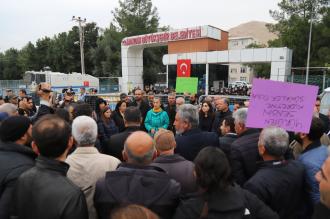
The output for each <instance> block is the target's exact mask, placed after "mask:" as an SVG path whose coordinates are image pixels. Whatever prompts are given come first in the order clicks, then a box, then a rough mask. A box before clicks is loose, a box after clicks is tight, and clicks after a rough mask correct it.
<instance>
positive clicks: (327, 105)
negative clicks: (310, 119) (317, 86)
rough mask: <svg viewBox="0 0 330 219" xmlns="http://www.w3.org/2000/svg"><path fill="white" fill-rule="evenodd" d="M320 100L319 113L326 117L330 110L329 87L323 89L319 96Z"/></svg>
mask: <svg viewBox="0 0 330 219" xmlns="http://www.w3.org/2000/svg"><path fill="white" fill-rule="evenodd" d="M320 98H321V109H320V112H321V113H322V114H324V115H328V111H329V109H330V87H328V88H326V89H324V91H323V92H322V93H321V94H320Z"/></svg>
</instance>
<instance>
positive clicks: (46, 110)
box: [31, 82, 54, 123]
mask: <svg viewBox="0 0 330 219" xmlns="http://www.w3.org/2000/svg"><path fill="white" fill-rule="evenodd" d="M37 95H38V96H39V98H40V106H39V109H38V111H37V113H36V114H35V115H34V116H33V117H32V118H31V120H32V123H35V122H36V121H37V120H38V119H40V118H41V117H42V116H44V115H47V114H54V109H53V108H52V90H51V85H50V84H49V83H46V82H43V83H40V84H39V86H38V90H37Z"/></svg>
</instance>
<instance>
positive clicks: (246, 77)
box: [228, 36, 259, 83]
mask: <svg viewBox="0 0 330 219" xmlns="http://www.w3.org/2000/svg"><path fill="white" fill-rule="evenodd" d="M258 43H259V42H258V41H257V40H256V39H254V38H253V37H252V36H246V37H229V42H228V48H229V49H230V50H239V49H245V48H246V47H247V46H249V45H251V44H258ZM228 74H229V83H233V82H235V81H245V82H248V83H252V79H253V76H254V74H253V69H252V68H250V67H249V66H248V65H246V64H242V63H237V64H236V63H231V64H229V68H228Z"/></svg>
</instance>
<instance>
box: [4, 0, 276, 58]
mask: <svg viewBox="0 0 330 219" xmlns="http://www.w3.org/2000/svg"><path fill="white" fill-rule="evenodd" d="M0 2H1V6H0V52H3V51H5V50H6V49H9V48H11V47H14V48H18V49H20V48H22V47H23V46H24V45H26V44H27V42H29V41H31V42H33V43H35V41H36V40H37V39H39V38H42V37H44V36H49V37H52V36H53V35H54V34H57V33H60V32H63V31H68V30H70V29H71V28H72V26H73V25H74V22H72V21H71V18H72V16H73V15H75V16H81V17H83V18H86V19H87V21H90V22H92V21H93V22H96V23H97V25H98V26H100V27H102V28H105V27H107V26H108V25H109V23H110V21H111V20H112V14H111V11H112V10H113V9H114V8H115V7H117V6H118V1H117V0H92V1H86V0H84V1H83V0H1V1H0ZM152 2H153V5H154V6H156V7H157V9H158V13H159V17H160V23H161V25H170V26H171V27H173V28H185V27H192V26H198V25H206V24H209V25H212V26H215V27H219V28H221V29H224V30H228V29H229V28H231V27H234V26H237V25H239V24H241V23H245V22H248V21H252V20H253V21H266V22H274V21H273V20H272V18H271V17H270V16H269V9H277V8H278V7H277V4H278V2H280V0H153V1H152Z"/></svg>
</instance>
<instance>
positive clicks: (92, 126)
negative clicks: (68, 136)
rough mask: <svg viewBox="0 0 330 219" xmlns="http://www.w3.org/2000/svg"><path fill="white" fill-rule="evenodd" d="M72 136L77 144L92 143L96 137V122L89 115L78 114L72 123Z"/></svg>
mask: <svg viewBox="0 0 330 219" xmlns="http://www.w3.org/2000/svg"><path fill="white" fill-rule="evenodd" d="M72 136H73V138H74V139H75V140H76V142H77V144H78V146H90V145H94V144H95V142H96V138H97V124H96V122H95V120H94V119H92V118H91V117H89V116H78V117H77V118H75V119H74V120H73V123H72Z"/></svg>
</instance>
